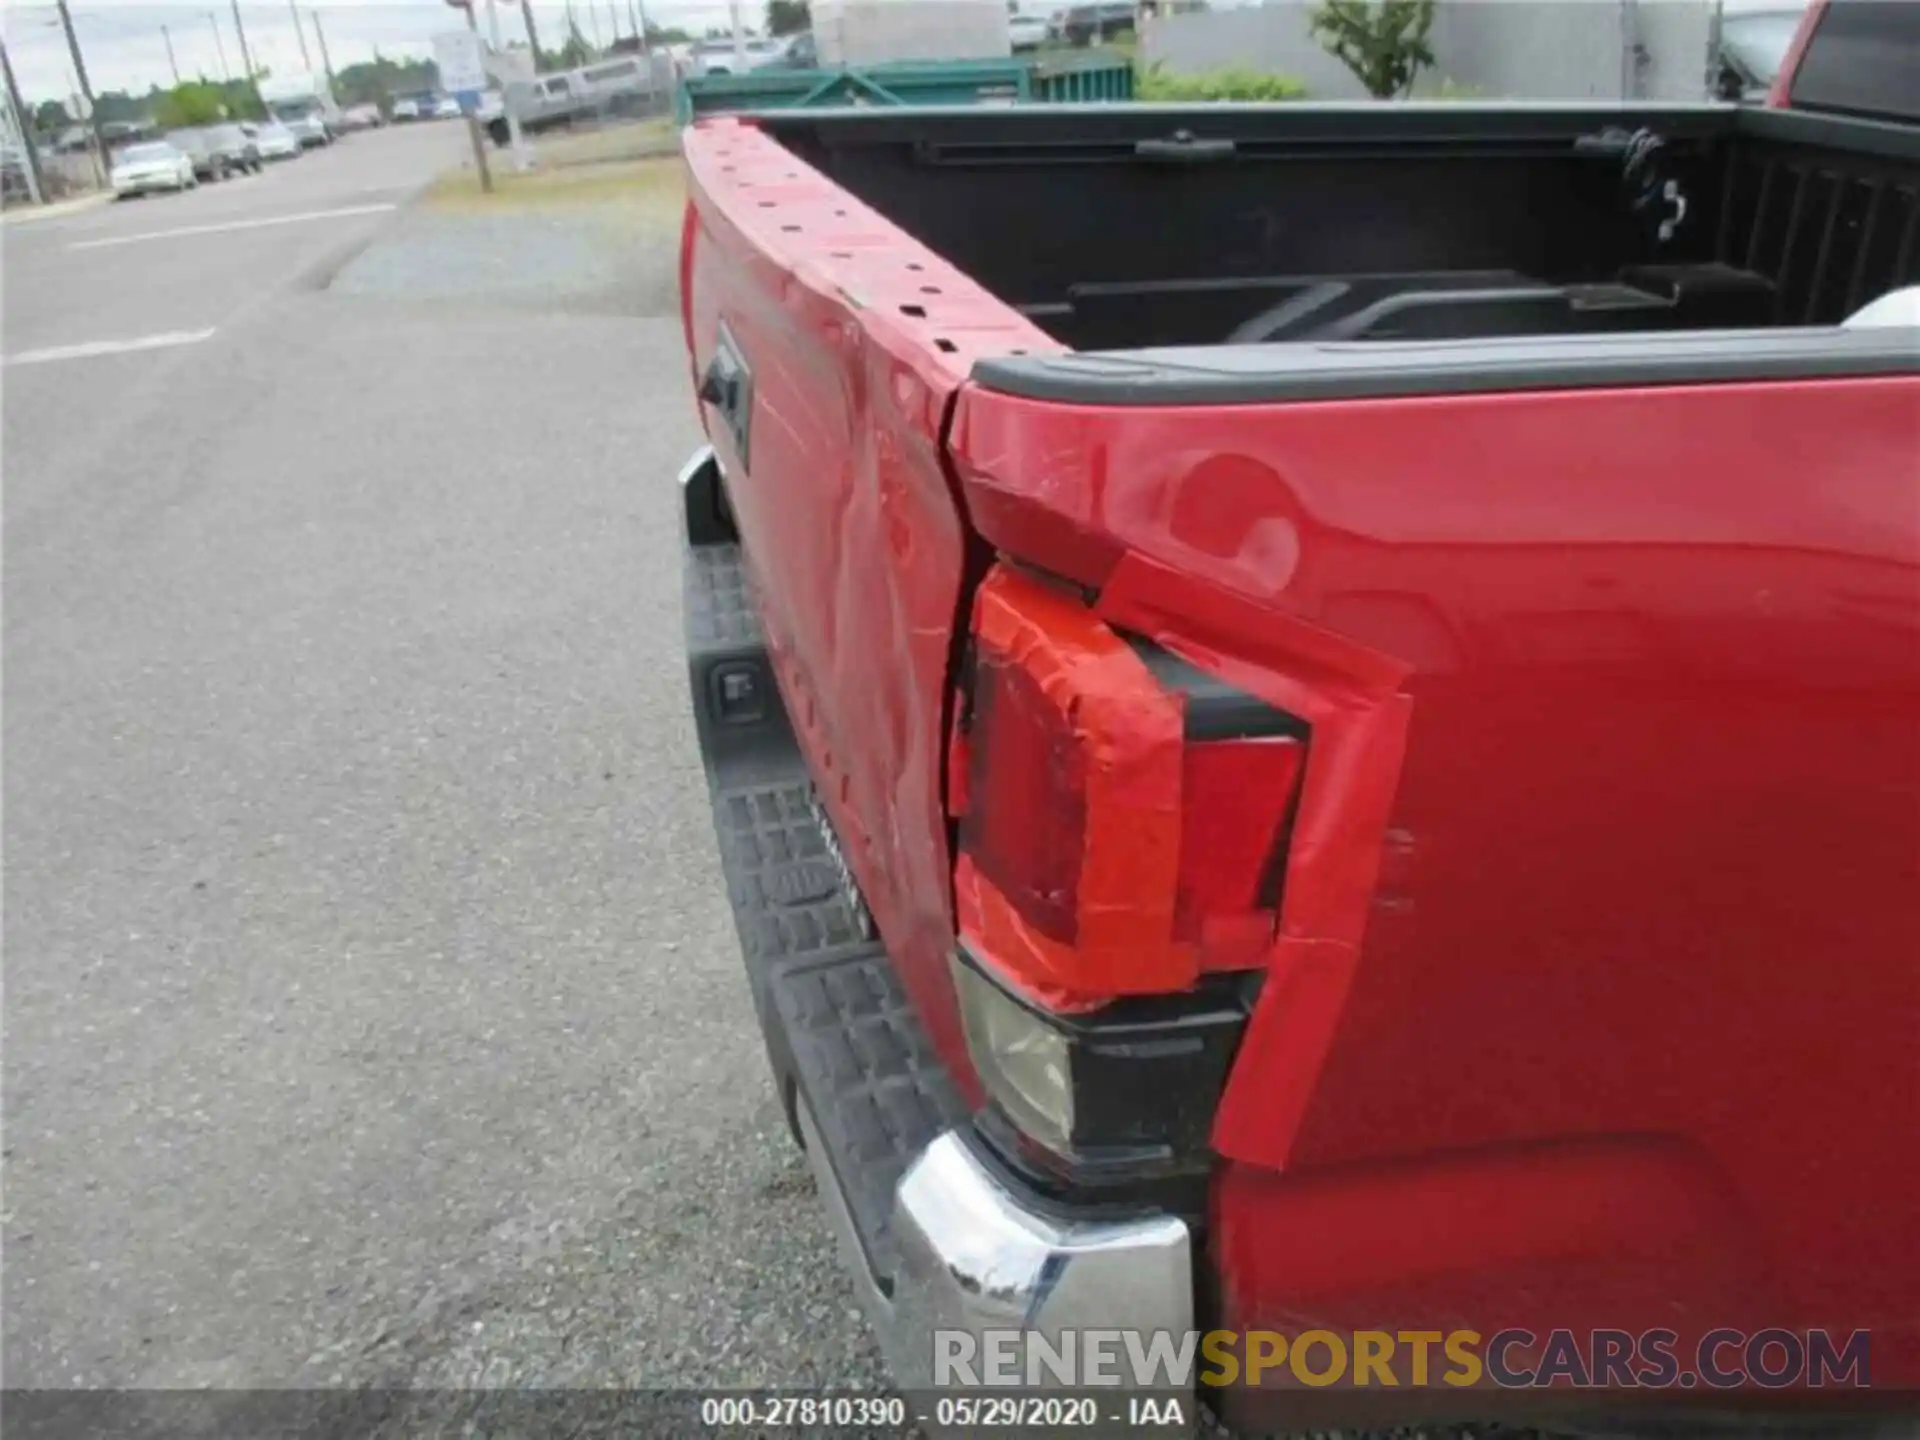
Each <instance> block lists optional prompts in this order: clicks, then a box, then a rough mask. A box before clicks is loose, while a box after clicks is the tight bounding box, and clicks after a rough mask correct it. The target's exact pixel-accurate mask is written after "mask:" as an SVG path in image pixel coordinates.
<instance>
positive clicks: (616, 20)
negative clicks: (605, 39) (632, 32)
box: [607, 0, 620, 45]
mask: <svg viewBox="0 0 1920 1440" xmlns="http://www.w3.org/2000/svg"><path fill="white" fill-rule="evenodd" d="M607 24H609V25H611V26H612V27H613V43H614V44H616V45H618V44H619V43H620V12H619V11H618V10H616V9H614V8H613V0H607Z"/></svg>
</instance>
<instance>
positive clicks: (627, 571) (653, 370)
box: [5, 162, 1440, 1436]
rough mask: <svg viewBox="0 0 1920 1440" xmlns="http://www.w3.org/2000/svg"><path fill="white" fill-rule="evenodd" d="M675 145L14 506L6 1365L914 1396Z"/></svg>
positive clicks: (303, 1381) (273, 331) (252, 360)
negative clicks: (723, 762)
mask: <svg viewBox="0 0 1920 1440" xmlns="http://www.w3.org/2000/svg"><path fill="white" fill-rule="evenodd" d="M669 163H670V162H669ZM644 173H645V176H646V178H645V179H644V181H643V182H642V183H639V184H637V185H635V184H633V183H631V179H632V177H631V174H629V175H628V176H627V177H626V178H624V179H623V178H621V177H620V176H619V175H618V174H592V173H585V174H584V178H581V179H576V180H573V181H571V182H568V183H565V184H554V183H552V182H546V181H543V182H542V183H541V184H537V185H523V186H521V187H518V188H515V189H510V191H509V193H508V194H507V195H506V196H505V197H503V200H502V201H501V202H499V203H494V202H489V203H488V204H486V205H485V206H484V207H482V206H480V205H477V204H475V203H474V201H473V198H472V197H470V196H467V195H465V194H463V193H462V192H461V190H460V189H459V188H458V186H455V187H452V188H450V189H443V190H442V191H441V192H439V193H437V194H436V195H434V196H432V197H430V198H429V199H428V201H427V202H426V203H424V204H421V205H419V206H416V207H414V208H412V209H410V210H408V211H406V212H405V213H404V214H403V215H401V216H400V217H399V218H398V220H397V221H396V222H395V223H394V224H393V225H392V226H390V227H388V229H387V230H386V232H385V233H384V234H383V235H382V236H381V237H380V239H379V240H378V241H377V243H375V244H374V245H372V246H371V247H370V248H368V249H367V250H366V251H365V252H364V253H362V254H360V255H358V256H357V257H355V258H354V259H352V260H350V261H349V262H348V263H346V264H345V265H344V266H343V267H341V268H340V269H339V271H338V273H337V274H335V275H334V276H333V278H332V281H331V284H330V286H329V287H328V289H327V290H326V292H325V293H324V294H320V295H306V296H296V297H289V298H287V299H286V300H285V301H284V302H283V303H282V304H281V305H280V306H279V307H277V308H275V309H272V310H268V311H265V312H262V313H261V314H259V315H258V316H256V317H255V318H254V319H253V320H252V321H251V323H250V324H249V325H248V326H246V327H244V328H242V329H241V330H239V331H237V332H236V333H235V335H234V336H233V337H232V338H231V339H230V340H229V341H228V342H226V348H224V349H222V350H220V351H218V352H216V353H214V354H211V355H203V356H201V357H199V362H198V366H197V368H196V369H195V370H194V371H192V372H187V371H184V370H183V371H181V372H179V374H178V376H177V378H176V381H175V383H174V384H173V385H172V386H171V387H170V388H168V387H161V386H158V384H157V382H153V381H151V380H150V381H149V382H148V383H149V391H148V392H143V393H144V394H145V398H144V399H143V400H142V402H141V403H143V404H147V405H149V406H150V407H151V410H152V415H151V418H150V421H149V423H146V424H137V425H134V426H132V427H131V428H130V429H129V430H128V431H127V432H126V433H125V434H124V435H123V436H121V437H120V438H119V439H118V440H111V439H103V440H102V441H100V442H99V444H98V445H96V446H95V447H93V448H92V449H90V450H89V451H88V452H87V456H88V466H89V474H105V475H110V476H114V477H119V478H118V479H117V482H116V483H115V484H114V485H111V486H105V485H101V484H99V483H96V482H91V481H87V482H84V483H83V480H82V477H80V476H78V475H76V476H74V477H71V479H72V489H73V491H74V493H75V494H76V495H78V496H79V497H80V498H79V500H77V501H74V500H69V502H68V508H67V509H66V510H65V511H63V512H61V513H60V514H59V515H58V516H57V517H56V515H55V514H54V513H53V512H52V511H48V512H47V513H45V514H43V515H40V516H36V517H35V520H36V523H35V525H34V526H33V529H32V530H31V532H30V534H29V535H28V537H27V540H28V542H30V543H29V544H28V545H27V546H26V548H25V549H24V550H22V549H21V548H20V537H19V536H17V535H10V536H9V553H8V563H9V576H8V595H7V599H8V613H7V652H8V664H9V674H8V681H9V695H8V698H9V702H10V703H9V708H8V714H7V732H6V735H7V745H8V759H9V762H10V763H9V765H8V770H7V794H6V800H7V845H8V850H9V860H10V861H12V862H13V863H12V864H11V865H10V866H9V867H8V871H7V876H6V886H7V896H6V900H7V915H8V926H9V935H8V939H9V942H10V945H9V966H8V973H7V982H8V997H7V999H8V1006H7V1015H6V1021H7V1032H8V1034H7V1038H8V1053H7V1057H6V1065H7V1086H8V1097H7V1098H8V1150H7V1157H8V1194H7V1207H8V1210H7V1215H6V1220H7V1224H8V1243H9V1252H8V1256H7V1260H8V1291H7V1296H6V1306H7V1314H8V1320H9V1323H8V1325H7V1330H6V1340H5V1363H6V1367H7V1373H8V1379H9V1382H10V1383H13V1384H23V1385H42V1386H65V1385H75V1386H80V1385H86V1386H141V1387H164V1386H194V1385H214V1386H221V1387H233V1388H246V1387H256V1388H258V1387H273V1386H285V1385H297V1386H303V1387H304V1386H324V1387H349V1386H431V1387H474V1386H485V1387H515V1388H527V1389H538V1388H563V1387H578V1388H596V1387H609V1386H633V1387H642V1386H676V1387H705V1386H755V1385H772V1384H780V1385H789V1386H848V1387H872V1386H876V1385H879V1384H882V1383H884V1369H883V1367H882V1364H881V1362H880V1359H879V1357H878V1354H877V1352H876V1350H875V1347H874V1344H873V1341H872V1337H871V1335H870V1334H869V1332H868V1330H867V1327H866V1325H865V1323H864V1321H863V1319H862V1317H861V1315H860V1313H859V1311H858V1309H857V1307H856V1304H855V1301H854V1299H853V1296H852V1294H851V1291H850V1289H849V1287H848V1285H847V1284H846V1282H845V1280H844V1279H843V1277H842V1274H841V1270H840V1263H839V1259H838V1256H837V1254H836V1253H835V1250H834V1246H833V1241H832V1239H831V1236H830V1234H829V1232H828V1229H827V1225H826V1222H825V1218H824V1215H823V1213H822V1211H821V1209H820V1206H819V1204H818V1201H817V1198H816V1196H815V1194H814V1192H813V1185H812V1182H811V1180H810V1178H809V1177H808V1174H807V1171H806V1169H805V1166H804V1164H803V1162H802V1161H801V1159H800V1157H799V1156H798V1154H797V1153H796V1152H795V1150H794V1147H793V1146H792V1144H791V1142H790V1140H789V1139H788V1137H787V1134H786V1128H785V1124H784V1122H783V1120H782V1118H781V1116H780V1113H779V1110H778V1107H777V1105H776V1104H775V1102H774V1099H773V1096H772V1093H771V1090H770V1087H769V1085H768V1083H767V1080H766V1075H765V1068H764V1059H763V1056H762V1053H761V1050H760V1042H759V1039H758V1035H757V1033H756V1030H755V1027H754V1022H753V1019H752V1014H751V1006H750V1003H749V1000H748V997H747V993H746V987H745V983H744V979H743V977H742V975H741V973H740V961H739V957H738V951H737V947H736V944H735V941H734V937H733V935H732V932H731V927H730V921H729V918H728V916H727V914H726V912H725V903H724V897H723V894H722V890H721V887H720V882H719V877H718V873H717V868H716V864H715V860H714V857H713V854H712V840H711V835H710V832H709V828H708V819H707V815H706V812H705V805H704V801H703V799H702V797H701V793H700V783H701V782H700V777H699V770H698V761H697V758H696V752H695V748H694V743H693V737H692V727H691V722H690V717H689V716H688V714H687V709H686V703H685V694H684V683H685V682H684V670H683V665H684V660H683V657H682V652H681V648H680V640H679V635H680V629H679V604H678V564H677V559H676V552H677V529H676V518H675V513H674V501H675V495H674V491H673V486H672V483H671V477H672V475H673V474H674V470H675V467H676V465H677V464H678V462H679V460H680V459H681V458H682V457H683V455H684V453H685V452H686V450H687V449H688V448H689V447H690V446H691V444H692V443H693V441H694V439H695V436H696V431H695V426H694V422H693V416H692V412H691V407H690V405H689V404H688V403H687V400H686V395H685V390H686V376H685V368H684V367H685V362H684V356H683V354H682V340H681V336H680V333H679V325H678V320H677V318H675V317H677V300H676V295H675V283H676V282H675V275H674V270H675V265H674V244H675V241H676V239H677V227H678V219H679V211H678V199H677V182H676V181H673V180H671V179H668V178H662V177H663V176H670V175H671V170H670V168H666V169H663V168H662V167H660V166H658V165H656V166H654V167H653V168H650V169H647V170H646V171H645V172H644ZM609 190H618V191H619V192H620V193H619V196H618V198H617V199H616V200H615V201H614V202H613V203H604V202H605V201H606V198H607V195H606V192H607V191H609ZM262 376H267V377H273V383H271V384H259V381H260V378H261V377H262ZM28 383H32V381H31V379H30V380H29V382H28ZM249 383H253V384H256V385H258V388H259V391H260V393H261V395H262V400H261V403H260V404H259V406H258V407H257V408H256V409H255V410H253V411H251V412H249V413H248V414H247V415H245V416H244V417H242V418H240V419H238V420H235V421H231V422H230V423H224V424H222V425H220V426H219V427H217V428H214V427H210V426H209V425H208V423H206V421H205V418H204V417H205V415H206V414H207V413H210V412H211V411H212V410H213V409H215V408H216V407H214V405H213V401H214V398H215V397H217V396H219V395H222V394H224V393H229V392H230V390H231V388H232V387H234V386H237V385H245V384H249ZM182 415H185V416H187V417H189V418H187V419H185V420H182V419H181V418H180V417H181V416H182ZM136 418H138V417H136ZM295 437H297V439H296V438H295ZM42 478H43V479H45V480H46V482H47V485H48V486H49V487H52V486H53V485H54V483H55V482H56V481H59V480H61V478H62V477H58V476H53V477H42ZM22 956H24V957H25V958H24V959H23V958H21V957H22ZM1396 1433H1398V1434H1403V1435H1409V1436H1412V1435H1421V1434H1426V1433H1429V1432H1421V1431H1406V1432H1396ZM1433 1433H1436V1434H1437V1433H1440V1432H1433Z"/></svg>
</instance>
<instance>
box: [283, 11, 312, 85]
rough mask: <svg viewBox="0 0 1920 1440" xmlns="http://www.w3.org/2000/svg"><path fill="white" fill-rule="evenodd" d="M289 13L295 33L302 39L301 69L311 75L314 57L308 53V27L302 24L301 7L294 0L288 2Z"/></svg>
mask: <svg viewBox="0 0 1920 1440" xmlns="http://www.w3.org/2000/svg"><path fill="white" fill-rule="evenodd" d="M287 13H288V14H289V15H291V16H293V33H294V34H295V35H297V36H298V37H299V39H300V68H301V69H302V70H305V71H307V72H308V73H309V74H311V73H312V71H313V56H311V55H309V54H308V53H307V27H306V26H304V25H302V24H301V23H300V7H299V6H298V5H296V4H295V3H294V0H287Z"/></svg>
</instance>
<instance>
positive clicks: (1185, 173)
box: [756, 104, 1920, 351]
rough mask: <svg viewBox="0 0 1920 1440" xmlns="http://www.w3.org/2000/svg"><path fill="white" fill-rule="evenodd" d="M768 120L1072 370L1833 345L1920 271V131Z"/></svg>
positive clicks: (1552, 115)
mask: <svg viewBox="0 0 1920 1440" xmlns="http://www.w3.org/2000/svg"><path fill="white" fill-rule="evenodd" d="M756 123H758V124H760V125H762V126H763V127H764V128H765V129H766V131H767V132H768V133H769V134H770V135H771V136H772V137H773V138H774V139H776V140H777V141H778V142H779V143H780V144H781V145H782V146H784V147H785V148H786V149H787V150H788V151H790V152H791V153H792V154H793V155H795V156H796V157H798V158H799V159H801V160H804V161H805V162H807V164H808V165H810V166H812V167H814V168H815V169H816V170H818V171H819V172H820V173H821V174H823V175H825V176H826V177H827V178H828V179H830V180H832V181H833V182H834V183H835V184H836V185H838V186H840V187H841V188H843V189H844V190H846V191H847V192H849V193H850V194H852V195H854V196H855V197H857V198H858V199H860V200H862V201H864V202H865V203H866V204H867V205H869V206H871V207H873V208H874V209H875V210H877V211H879V212H880V213H881V214H883V215H885V216H886V217H887V218H888V219H890V220H892V221H893V222H894V223H895V224H897V225H898V226H900V227H901V228H902V229H903V230H905V231H906V232H907V233H908V234H910V235H912V236H913V237H915V238H916V239H918V240H919V241H921V242H922V243H923V244H925V245H926V246H927V247H928V248H930V249H931V250H933V251H934V252H935V253H937V254H938V255H939V256H941V257H942V258H943V259H945V260H948V261H950V262H952V264H953V265H954V266H956V267H957V268H958V269H960V270H961V271H963V272H964V273H965V274H966V275H968V276H969V277H970V278H971V279H973V280H975V281H977V282H978V283H979V284H980V285H982V286H984V287H985V288H986V289H988V290H989V291H991V292H992V293H993V294H994V295H995V296H997V297H998V298H999V299H1001V300H1002V301H1004V302H1005V303H1006V304H1008V305H1009V306H1011V307H1013V308H1014V309H1016V310H1018V311H1019V312H1020V313H1021V314H1023V315H1024V316H1026V317H1028V318H1029V319H1030V320H1032V321H1033V323H1034V324H1035V325H1037V326H1038V327H1039V328H1040V329H1041V330H1042V331H1044V332H1045V333H1046V334H1047V335H1049V336H1050V337H1052V338H1053V339H1055V340H1057V341H1058V342H1059V343H1060V344H1062V345H1064V346H1068V347H1071V348H1073V349H1077V350H1083V351H1085V350H1114V349H1132V348H1139V347H1164V346H1181V347H1192V346H1218V345H1227V344H1244V343H1252V342H1276V341H1313V342H1330V341H1333V342H1340V341H1409V340H1414V341H1418V340H1458V339H1481V338H1490V337H1502V336H1540V335H1568V334H1573V335H1598V334H1611V333H1620V332H1623V331H1624V332H1633V333H1646V332H1668V333H1671V332H1688V331H1717V330H1723V329H1741V330H1746V329H1756V328H1776V327H1800V326H1829V325H1833V324H1835V323H1837V322H1838V321H1840V320H1841V319H1843V318H1845V317H1846V316H1847V315H1849V314H1851V313H1853V312H1854V311H1855V310H1857V309H1858V308H1859V307H1860V306H1861V305H1862V304H1863V303H1865V302H1866V301H1868V300H1871V299H1872V298H1874V297H1876V296H1878V295H1880V294H1883V293H1885V292H1886V291H1888V290H1890V289H1894V288H1897V287H1898V286H1899V285H1902V284H1908V283H1912V282H1913V280H1914V278H1915V276H1916V272H1917V270H1920V247H1917V246H1916V242H1915V235H1916V217H1920V178H1917V177H1920V155H1917V154H1916V153H1915V148H1914V140H1913V136H1914V132H1913V130H1912V129H1911V127H1897V126H1892V125H1888V124H1884V123H1880V122H1875V121H1870V120H1856V119H1850V118H1846V117H1838V116H1825V115H1810V114H1801V113H1787V112H1768V111H1759V110H1755V109H1750V108H1749V109H1735V108H1732V107H1726V106H1684V107H1672V108H1660V109H1654V108H1638V109H1635V108H1622V107H1586V106H1564V105H1552V106H1548V105H1542V106H1502V107H1499V108H1497V109H1496V108H1482V107H1467V106H1459V105H1448V104H1435V105H1417V104H1415V105H1396V106H1380V107H1349V106H1325V107H1323V106H1316V105H1295V106H1280V107H1258V108H1256V107H1244V108H1243V107H1236V106H1217V107H1201V108H1188V109H1179V108H1172V107H1158V106H1125V107H1113V108H1106V107H1097V106H1095V107H1087V106H1081V107H1071V108H1067V107H1061V108H1058V109H1055V108H1048V107H1040V108H1029V109H1025V110H1009V111H1006V112H1001V113H995V114H993V115H991V116H988V115H983V114H981V113H980V112H979V111H971V112H939V111H921V112H914V113H900V112H894V113H870V114H868V115H865V116H860V117H853V116H847V115H833V116H822V115H819V114H791V115H767V116H763V117H760V119H759V120H758V121H757V122H756ZM1068 197H1071V198H1070V199H1069V198H1068Z"/></svg>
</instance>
